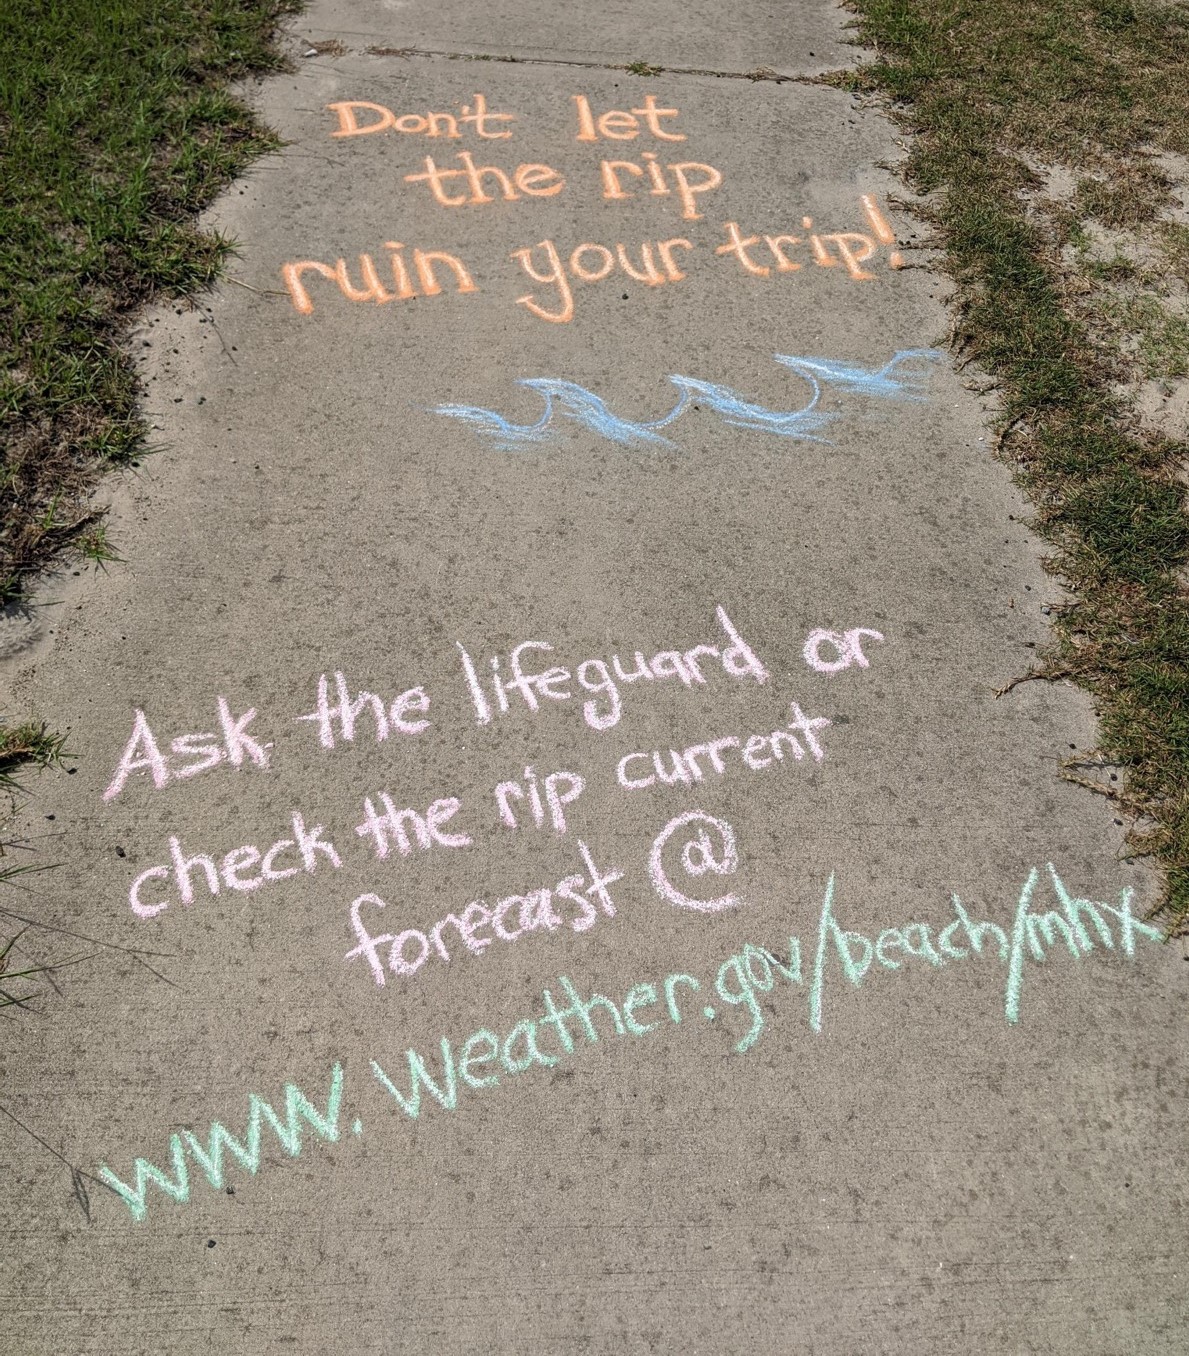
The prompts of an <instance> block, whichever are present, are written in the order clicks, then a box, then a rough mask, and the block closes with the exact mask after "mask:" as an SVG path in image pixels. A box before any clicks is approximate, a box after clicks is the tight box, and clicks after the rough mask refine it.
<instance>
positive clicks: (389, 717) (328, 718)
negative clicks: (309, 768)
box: [294, 673, 430, 749]
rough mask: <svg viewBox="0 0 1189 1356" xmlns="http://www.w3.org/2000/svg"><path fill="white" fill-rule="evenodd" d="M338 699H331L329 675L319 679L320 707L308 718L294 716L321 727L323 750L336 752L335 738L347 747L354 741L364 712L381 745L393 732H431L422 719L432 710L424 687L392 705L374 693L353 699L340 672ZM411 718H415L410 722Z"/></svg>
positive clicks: (336, 675)
mask: <svg viewBox="0 0 1189 1356" xmlns="http://www.w3.org/2000/svg"><path fill="white" fill-rule="evenodd" d="M334 685H335V700H334V701H333V702H332V701H331V700H330V683H329V681H328V679H327V677H326V674H322V676H321V677H320V678H319V679H318V705H317V707H316V708H315V709H314V710H313V711H311V712H310V713H309V714H308V715H304V716H295V717H294V719H295V720H299V721H309V722H311V723H312V724H314V725H316V726H317V727H318V742H319V743H320V744H321V745H322V747H323V748H324V749H333V748H334V744H335V737H336V734H337V737H338V738H339V739H342V740H345V741H346V742H347V743H348V744H349V743H351V742H352V741H353V740H354V739H355V723H356V721H357V720H359V718H360V716H362V715H363V714H364V713H365V712H366V713H368V714H369V715H370V717H371V728H372V731H373V734H374V737H375V740H376V742H377V743H382V742H383V741H384V740H385V739H387V738H388V736H389V735H390V734H392V733H393V732H394V731H395V732H396V733H397V734H405V735H416V734H423V733H424V732H425V731H426V730H428V729H429V726H430V722H429V721H428V720H422V719H420V717H421V716H423V715H424V714H425V712H426V711H428V710H429V697H428V696H427V695H426V692H425V689H424V688H422V687H413V688H410V689H409V690H408V691H407V692H402V693H401V694H400V696H399V697H397V698H396V700H395V701H393V702H392V703H391V705H388V704H386V703H385V702H383V701H382V700H381V699H380V698H379V697H377V696H376V694H375V693H374V692H357V693H356V694H355V696H354V697H352V696H351V689H350V688H349V687H348V686H347V680H346V678H344V677H343V675H342V674H341V673H336V674H335V675H334ZM410 717H412V719H410Z"/></svg>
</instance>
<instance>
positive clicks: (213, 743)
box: [103, 697, 272, 800]
mask: <svg viewBox="0 0 1189 1356" xmlns="http://www.w3.org/2000/svg"><path fill="white" fill-rule="evenodd" d="M218 710H219V733H218V734H186V735H179V736H178V737H177V738H176V739H175V740H173V741H172V742H171V744H170V746H169V751H170V753H171V754H172V755H173V757H172V758H168V757H166V755H164V754H163V753H162V752H161V747H160V745H159V744H158V742H157V739H156V736H155V735H154V734H153V731H152V728H151V727H150V725H149V722H148V718H147V717H146V716H145V713H144V712H143V711H141V710H139V709H138V710H137V711H136V713H135V719H134V722H133V726H132V734H131V736H130V737H129V739H128V743H127V744H126V745H125V747H124V752H123V754H121V756H120V763H119V766H118V767H117V768H116V770H115V773H114V775H113V776H112V779H111V781H110V782H109V783H108V787H107V790H106V791H104V793H103V799H104V800H112V799H114V798H115V797H116V796H118V795H119V794H120V792H121V791H122V790H123V789H124V783H125V782H126V781H127V780H128V778H129V777H130V776H131V775H132V774H133V773H134V772H141V771H144V772H148V773H149V775H150V776H151V777H152V779H153V785H154V786H155V787H157V788H158V789H160V788H161V787H163V786H165V785H167V784H168V783H169V782H171V781H175V782H176V781H183V780H184V779H185V778H187V777H196V776H197V775H198V774H199V773H200V772H207V771H209V770H210V769H211V768H213V767H218V765H219V764H220V763H227V764H228V765H229V766H230V767H242V766H243V765H244V763H245V761H246V762H247V764H248V765H249V766H252V767H260V768H266V767H268V751H269V749H271V748H272V745H271V744H261V743H259V741H257V740H256V739H254V738H253V737H252V736H251V735H250V734H248V733H247V728H248V726H249V725H250V724H251V722H252V721H253V720H254V719H255V717H256V711H255V709H254V708H253V709H252V710H249V711H247V712H245V713H244V714H243V715H242V716H236V715H234V714H233V713H232V710H231V708H230V706H228V704H227V699H226V698H225V697H220V698H219V699H218ZM183 759H192V760H193V761H191V762H183V761H181V760H183Z"/></svg>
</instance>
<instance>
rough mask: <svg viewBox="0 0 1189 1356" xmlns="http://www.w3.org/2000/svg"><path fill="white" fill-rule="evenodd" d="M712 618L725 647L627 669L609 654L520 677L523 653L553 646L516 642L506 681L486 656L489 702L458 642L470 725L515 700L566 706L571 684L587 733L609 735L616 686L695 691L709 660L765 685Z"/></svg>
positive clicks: (748, 651) (722, 620)
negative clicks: (671, 685)
mask: <svg viewBox="0 0 1189 1356" xmlns="http://www.w3.org/2000/svg"><path fill="white" fill-rule="evenodd" d="M715 617H716V618H717V620H718V624H719V626H720V627H721V629H722V632H723V634H724V635H725V636H726V638H727V640H728V642H729V644H727V645H725V646H721V647H720V646H718V645H694V646H693V647H692V648H689V649H684V650H661V651H660V652H659V653H658V654H654V655H653V656H652V658H651V659H646V658H645V657H644V655H643V653H642V652H641V651H639V650H637V651H636V652H635V654H634V655H633V657H632V663H631V665H630V666H629V667H628V668H627V669H625V667H624V664H623V662H622V661H621V659H620V657H619V655H617V654H615V655H612V656H611V662H610V664H608V663H607V662H606V661H605V660H603V659H584V660H583V661H582V662H581V663H579V664H578V665H577V667H576V668H575V669H574V670H572V671H571V670H570V669H567V668H562V667H561V666H559V665H554V666H553V667H551V668H548V669H546V670H545V671H544V672H543V673H540V672H526V670H525V664H524V661H523V660H522V659H521V655H522V654H523V653H524V652H525V651H526V650H539V651H542V652H543V653H545V654H552V653H553V646H552V645H550V644H549V643H548V642H547V641H543V640H525V641H521V643H520V644H519V645H517V646H516V647H515V648H514V649H513V650H512V651H511V653H510V654H509V655H508V672H509V674H510V677H508V678H504V677H503V660H502V657H501V656H500V655H492V656H491V658H490V661H489V667H490V669H491V678H490V680H489V684H490V691H491V697H490V698H489V697H488V695H487V691H488V689H487V686H486V685H485V684H484V682H483V680H482V679H481V678H480V677H479V672H480V669H481V668H482V667H484V666H483V665H482V664H477V663H476V662H475V660H473V659H472V658H471V656H470V654H468V652H467V651H466V650H465V649H464V648H463V646H462V643H461V642H460V641H459V642H456V644H457V646H458V653H459V656H460V658H461V661H462V669H463V674H464V675H465V678H466V684H467V689H468V691H469V693H470V696H471V702H472V704H473V706H474V709H475V724H476V725H487V724H489V723H490V722H491V720H492V719H493V718H494V717H495V716H497V715H506V714H507V713H508V711H510V710H511V703H512V700H513V699H515V698H519V701H520V702H523V704H524V706H526V707H527V708H528V710H529V711H533V712H536V711H539V710H540V709H541V703H542V701H550V702H567V701H570V700H571V699H572V698H573V697H574V696H575V693H574V690H573V684H574V682H575V681H577V684H578V687H579V688H580V689H582V691H584V692H589V693H591V694H592V695H591V696H590V698H589V699H588V700H587V701H585V702H583V704H582V718H583V720H585V722H586V724H587V725H589V726H590V728H591V729H592V730H609V729H611V728H612V726H614V725H617V724H618V723H619V718H620V716H621V714H622V712H623V699H622V696H621V693H620V684H621V683H628V684H630V683H635V682H638V681H643V682H646V683H650V682H654V681H658V680H660V681H663V680H665V679H668V678H675V679H677V680H678V681H679V682H680V683H682V684H683V685H684V686H685V687H687V688H688V687H692V686H694V685H699V686H701V685H704V684H705V683H706V676H705V674H704V673H703V672H702V664H703V662H705V663H706V665H707V666H709V664H710V661H711V660H717V661H718V662H719V664H720V665H721V667H722V670H723V672H724V673H725V674H726V675H727V676H728V677H730V678H752V679H754V680H755V681H756V682H757V683H766V682H767V681H768V670H767V669H766V668H765V667H764V665H763V664H762V663H761V662H760V660H759V658H758V657H757V656H756V653H755V651H754V650H753V649H752V648H751V646H750V645H748V644H747V642H746V641H745V640H744V639H743V637H742V636H741V635H740V634H739V632H738V631H737V630H736V629H735V626H734V624H733V623H732V621H731V619H730V617H728V616H727V614H726V611H725V610H724V609H723V608H722V607H721V606H720V607H716V608H715ZM703 657H704V658H703ZM493 702H494V705H493ZM518 704H519V703H518Z"/></svg>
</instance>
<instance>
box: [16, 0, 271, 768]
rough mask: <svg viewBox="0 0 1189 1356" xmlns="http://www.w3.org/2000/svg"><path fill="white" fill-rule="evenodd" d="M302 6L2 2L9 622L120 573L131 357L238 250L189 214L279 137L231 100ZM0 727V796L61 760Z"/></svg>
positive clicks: (42, 735) (134, 435) (42, 739)
mask: <svg viewBox="0 0 1189 1356" xmlns="http://www.w3.org/2000/svg"><path fill="white" fill-rule="evenodd" d="M293 8H296V4H295V3H294V0H60V3H54V4H46V3H44V0H3V6H2V11H0V12H2V13H3V16H4V25H3V27H4V47H5V50H4V57H3V60H0V604H3V605H11V604H13V603H20V602H22V601H23V600H24V598H25V596H26V592H27V589H28V586H29V582H30V580H31V579H32V578H33V577H34V575H35V574H36V573H37V572H39V571H40V570H42V569H44V568H45V567H46V566H47V565H48V564H49V563H50V562H51V561H52V559H53V558H54V557H55V556H56V555H58V554H59V553H61V552H63V551H73V552H74V553H75V554H76V558H81V559H82V560H84V561H88V562H90V563H92V564H94V565H96V566H99V567H102V566H103V565H104V564H105V563H106V562H108V561H113V560H117V559H118V558H119V557H118V555H117V553H116V550H115V548H114V547H113V545H112V543H111V542H109V541H108V538H107V534H106V530H105V527H104V524H103V521H102V512H101V511H98V510H96V509H95V507H94V505H93V504H92V502H91V493H92V491H93V489H94V487H95V484H96V482H97V480H98V479H99V477H100V476H101V475H102V473H103V472H104V470H105V469H107V468H108V467H112V466H120V465H125V464H127V463H129V462H133V461H134V460H135V458H136V457H137V456H138V455H139V454H140V453H141V452H142V451H143V448H144V438H145V432H146V427H145V424H144V422H143V420H142V418H141V415H140V414H139V412H138V410H137V405H136V380H135V377H134V374H133V371H132V366H131V364H130V362H129V361H128V359H127V357H126V355H125V354H124V353H123V352H122V350H121V349H120V347H119V339H120V336H121V334H122V332H123V331H124V329H125V328H126V325H127V322H128V318H129V316H130V314H131V313H132V312H133V311H134V310H135V308H137V307H139V306H141V305H143V304H144V303H145V302H147V301H149V300H151V299H152V298H153V297H155V296H158V295H168V296H171V297H189V296H190V295H191V294H192V293H193V292H195V291H197V290H198V289H200V288H202V287H204V286H206V285H207V284H208V283H209V282H210V281H211V280H212V279H213V278H214V277H215V275H216V274H217V272H218V270H219V267H220V265H221V264H222V262H223V261H224V259H225V258H226V257H227V255H228V253H229V251H230V250H231V242H230V241H227V240H225V239H222V238H221V237H219V236H217V235H212V234H208V233H204V232H202V231H199V230H198V229H197V228H196V227H195V225H194V221H193V218H194V214H195V213H196V212H198V211H200V210H201V209H202V208H203V207H205V206H206V205H207V204H208V203H210V201H211V200H212V199H213V197H214V196H215V194H216V193H217V192H218V190H219V189H220V188H221V187H222V186H223V185H224V184H225V183H227V181H228V180H229V179H230V178H231V176H232V175H234V174H235V173H236V172H237V171H239V170H242V169H243V167H244V166H245V165H247V164H248V163H249V161H251V160H252V159H253V157H255V156H257V155H259V154H260V153H261V152H263V151H266V150H269V149H270V148H272V147H273V146H275V145H276V141H275V138H274V137H273V136H272V135H271V134H270V133H269V132H267V131H266V130H265V129H264V128H262V127H261V126H260V125H259V124H258V123H257V122H256V121H255V120H254V118H253V116H252V114H251V112H250V111H249V109H248V108H247V107H246V106H245V105H244V104H243V103H242V102H241V101H240V100H238V99H236V98H235V97H234V96H233V95H232V94H231V93H230V92H229V90H228V83H229V82H230V81H231V80H233V79H236V78H240V77H244V76H247V75H249V74H251V73H253V72H261V71H268V70H273V69H276V68H277V67H278V66H279V65H280V64H281V63H280V59H279V57H278V55H277V53H276V51H275V49H274V48H273V46H272V38H273V35H274V31H275V26H276V23H277V21H278V19H279V18H280V16H281V15H282V14H283V13H286V12H288V11H290V10H291V9H293ZM59 751H60V746H59V745H56V744H55V742H54V739H53V737H52V736H51V735H49V734H48V733H47V732H46V731H45V730H44V729H43V728H41V727H37V726H27V725H26V726H20V727H17V728H9V729H5V728H3V727H2V726H0V786H9V787H10V786H11V778H12V773H13V771H14V769H15V768H16V767H17V766H19V764H20V762H22V761H32V762H35V763H36V762H42V763H44V762H46V761H53V758H52V756H51V755H56V753H57V752H59Z"/></svg>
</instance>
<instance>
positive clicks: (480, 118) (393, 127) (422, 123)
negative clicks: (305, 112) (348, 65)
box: [326, 94, 516, 141]
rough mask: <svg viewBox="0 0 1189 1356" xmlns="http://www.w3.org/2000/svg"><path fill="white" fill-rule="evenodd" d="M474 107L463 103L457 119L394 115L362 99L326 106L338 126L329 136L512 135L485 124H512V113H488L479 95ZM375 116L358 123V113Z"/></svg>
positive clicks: (441, 115) (494, 137)
mask: <svg viewBox="0 0 1189 1356" xmlns="http://www.w3.org/2000/svg"><path fill="white" fill-rule="evenodd" d="M474 98H475V105H474V108H473V109H472V108H471V105H470V104H463V106H462V112H461V114H459V115H458V116H457V117H455V115H454V114H453V113H426V114H424V116H423V115H421V114H419V113H404V114H400V115H397V114H396V113H394V112H393V111H392V109H390V108H386V107H385V106H384V105H383V104H373V103H368V102H367V101H366V100H364V99H343V100H340V101H339V102H338V103H333V104H327V105H326V107H327V109H328V111H329V112H331V113H333V114H335V116H336V117H337V119H338V126H337V127H336V128H335V130H334V131H333V132H331V134H330V135H331V136H332V137H335V138H338V137H360V136H366V135H368V134H369V133H372V132H389V131H391V132H400V133H403V134H404V135H406V136H409V135H415V136H427V137H441V136H444V137H449V138H450V139H452V140H456V139H457V138H459V137H461V136H462V132H460V131H459V128H460V127H463V128H465V127H473V128H474V131H475V133H476V134H477V135H478V136H480V137H482V138H483V139H484V140H485V141H503V140H506V139H507V138H508V137H510V136H511V135H512V133H511V131H510V130H509V129H507V128H504V129H503V130H502V131H497V132H493V131H491V130H490V128H489V127H488V123H493V122H496V123H499V122H515V121H516V115H515V114H514V113H492V112H490V111H489V110H488V107H487V97H486V95H483V94H476V95H475V96H474ZM360 112H363V113H365V114H371V113H375V114H377V118H376V120H375V121H374V122H365V123H361V122H360V121H359V114H360Z"/></svg>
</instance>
